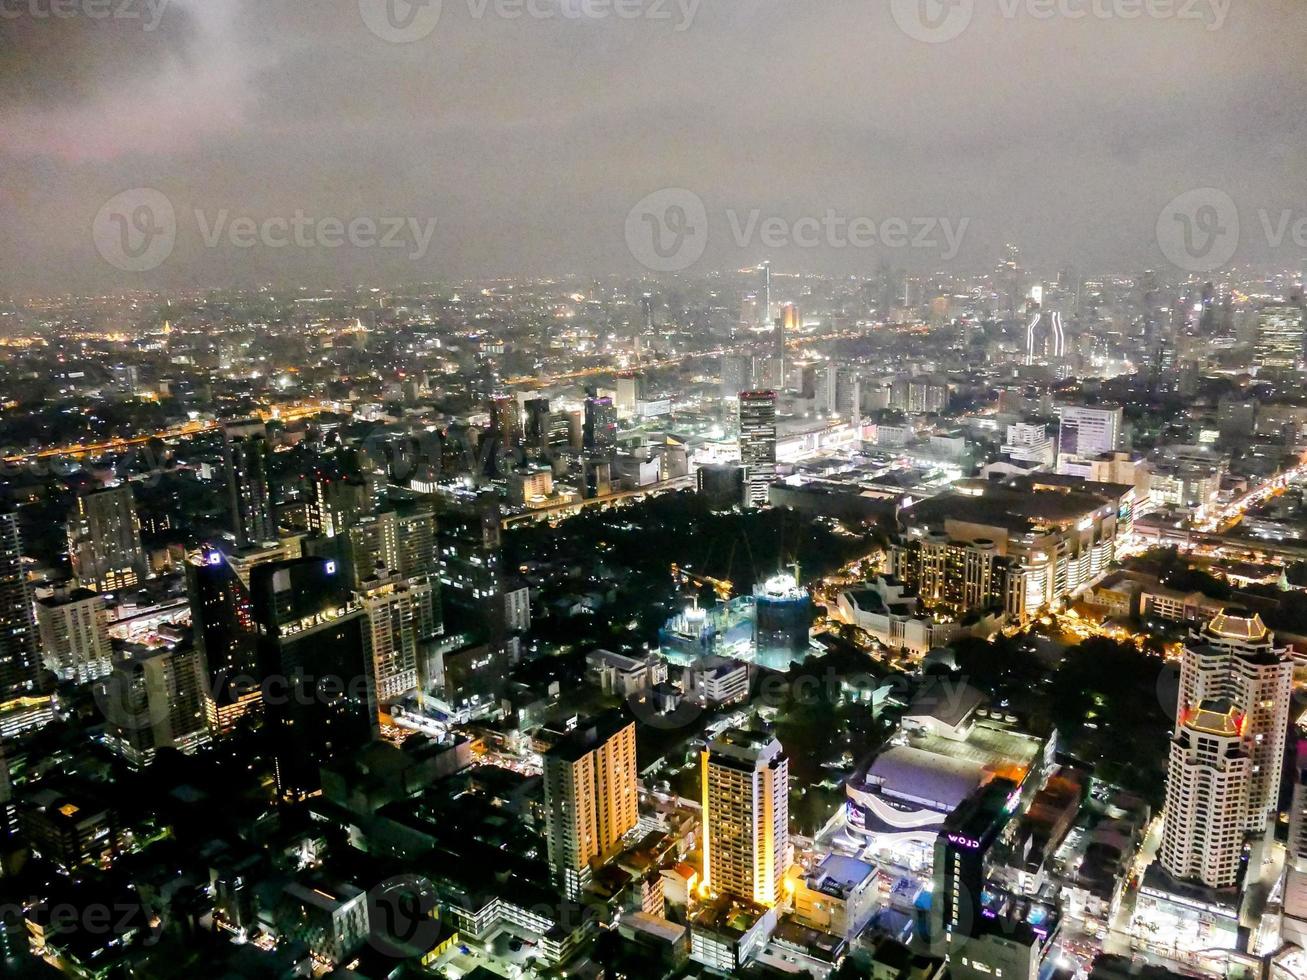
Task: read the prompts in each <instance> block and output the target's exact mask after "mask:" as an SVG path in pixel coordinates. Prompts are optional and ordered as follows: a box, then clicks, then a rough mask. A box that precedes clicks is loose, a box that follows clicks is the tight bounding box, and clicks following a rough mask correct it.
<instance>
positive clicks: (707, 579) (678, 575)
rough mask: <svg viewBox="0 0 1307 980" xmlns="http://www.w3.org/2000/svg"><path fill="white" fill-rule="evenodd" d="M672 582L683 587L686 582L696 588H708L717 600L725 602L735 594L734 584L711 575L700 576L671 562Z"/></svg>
mask: <svg viewBox="0 0 1307 980" xmlns="http://www.w3.org/2000/svg"><path fill="white" fill-rule="evenodd" d="M672 580H673V581H675V582H676V584H677V585H684V584H685V583H686V582H692V583H694V584H695V585H698V586H704V585H707V586H710V587H711V588H712V590H713V591H714V592H715V593H717V598H718V599H720V600H721V601H722V602H726V601H727V600H729V599H730V597H731V596H732V595H734V593H735V583H734V582H728V581H726V580H725V579H720V578H713V577H712V576H711V575H700V574H698V573H697V572H693V571H691V570H690V569H688V568H682V567H681V566H680V565H678V564H676V563H675V562H672Z"/></svg>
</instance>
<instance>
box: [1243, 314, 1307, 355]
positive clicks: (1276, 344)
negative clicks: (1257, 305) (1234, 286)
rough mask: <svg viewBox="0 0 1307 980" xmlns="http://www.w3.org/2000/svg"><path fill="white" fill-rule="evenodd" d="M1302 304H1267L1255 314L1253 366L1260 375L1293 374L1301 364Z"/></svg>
mask: <svg viewBox="0 0 1307 980" xmlns="http://www.w3.org/2000/svg"><path fill="white" fill-rule="evenodd" d="M1303 320H1304V312H1303V307H1302V304H1301V303H1297V302H1289V303H1267V304H1266V305H1265V306H1263V307H1262V308H1261V310H1260V311H1259V312H1258V314H1257V344H1256V347H1255V349H1254V351H1253V363H1254V364H1255V365H1256V367H1257V369H1258V370H1259V371H1294V370H1296V369H1297V368H1298V366H1299V365H1300V364H1301V363H1302V360H1303Z"/></svg>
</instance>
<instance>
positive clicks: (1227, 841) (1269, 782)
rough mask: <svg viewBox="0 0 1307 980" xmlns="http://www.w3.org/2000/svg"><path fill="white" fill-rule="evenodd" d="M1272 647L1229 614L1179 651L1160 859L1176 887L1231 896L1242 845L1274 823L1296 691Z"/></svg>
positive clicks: (1244, 620) (1255, 619)
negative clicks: (1225, 891) (1188, 884)
mask: <svg viewBox="0 0 1307 980" xmlns="http://www.w3.org/2000/svg"><path fill="white" fill-rule="evenodd" d="M1274 641H1275V637H1274V635H1273V634H1272V633H1270V632H1269V631H1268V630H1267V629H1266V627H1265V625H1263V623H1262V621H1261V618H1260V617H1259V616H1257V615H1256V614H1255V613H1249V612H1247V611H1245V610H1233V609H1232V610H1226V611H1225V612H1223V613H1221V614H1220V615H1218V616H1217V617H1216V618H1215V619H1213V620H1212V621H1211V623H1210V624H1208V626H1207V627H1206V628H1205V629H1203V630H1202V631H1197V632H1195V633H1194V634H1193V636H1192V637H1191V638H1190V641H1189V642H1188V643H1187V644H1186V646H1185V651H1184V656H1183V658H1182V660H1181V665H1180V694H1179V698H1178V703H1177V718H1176V727H1175V734H1174V736H1173V737H1172V740H1171V757H1170V763H1169V766H1168V769H1167V783H1166V824H1165V829H1164V831H1163V835H1162V845H1161V848H1160V850H1159V852H1158V853H1159V857H1160V860H1161V863H1162V867H1163V868H1165V869H1166V871H1167V872H1168V873H1169V874H1171V875H1172V876H1173V877H1175V878H1178V879H1182V880H1188V881H1197V882H1201V883H1202V884H1204V885H1207V886H1208V887H1210V888H1229V887H1232V886H1233V885H1234V884H1235V883H1236V881H1237V878H1238V872H1239V864H1240V858H1241V854H1242V851H1243V845H1244V840H1245V838H1246V837H1247V836H1248V835H1250V834H1262V833H1265V832H1266V830H1267V828H1268V827H1269V826H1271V825H1272V823H1273V821H1274V817H1275V814H1276V812H1277V811H1278V802H1279V792H1280V774H1281V771H1282V766H1283V758H1284V743H1285V738H1286V735H1287V732H1288V725H1289V702H1290V694H1291V689H1292V684H1293V664H1292V661H1290V660H1289V658H1288V657H1287V656H1286V655H1285V651H1284V650H1283V649H1277V648H1276V646H1275V642H1274Z"/></svg>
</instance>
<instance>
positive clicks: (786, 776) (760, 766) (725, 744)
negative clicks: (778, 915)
mask: <svg viewBox="0 0 1307 980" xmlns="http://www.w3.org/2000/svg"><path fill="white" fill-rule="evenodd" d="M701 763H702V769H703V772H702V779H703V872H704V882H705V885H706V886H707V888H708V890H709V891H710V892H711V893H713V894H717V895H730V896H733V897H735V898H739V899H744V900H745V901H750V902H755V903H757V904H758V905H764V906H772V905H775V904H776V902H777V900H778V899H779V898H780V894H781V882H782V880H783V879H784V877H785V870H786V868H787V867H788V866H789V860H790V831H789V821H790V805H789V790H790V763H789V759H788V758H787V757H786V755H785V751H784V749H783V748H782V747H781V743H780V742H779V741H777V739H776V738H775V737H774V736H772V735H770V734H767V733H765V732H756V731H744V730H742V729H729V730H727V731H725V732H723V733H722V734H721V735H719V736H718V737H717V738H715V739H714V740H713V741H712V743H711V744H709V746H708V747H707V748H706V749H705V750H704V751H703V752H702V754H701Z"/></svg>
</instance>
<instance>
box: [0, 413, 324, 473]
mask: <svg viewBox="0 0 1307 980" xmlns="http://www.w3.org/2000/svg"><path fill="white" fill-rule="evenodd" d="M325 411H330V409H327V408H324V407H322V406H321V404H317V405H292V406H287V407H284V408H283V407H280V406H275V405H274V406H272V407H271V408H270V409H268V410H265V411H259V412H256V413H255V415H256V416H257V417H258V418H261V419H263V420H264V421H265V422H266V421H268V420H269V419H278V420H280V421H282V422H295V421H298V420H300V419H306V418H312V417H313V416H315V415H320V414H322V413H323V412H325ZM221 425H222V422H221V421H219V420H217V419H205V420H203V421H194V422H186V423H183V424H182V425H174V426H170V427H169V428H167V429H161V430H159V431H158V432H150V433H148V434H145V435H139V436H131V437H128V438H121V439H107V440H105V441H103V442H78V443H70V444H68V445H64V446H52V447H50V448H48V449H38V450H35V451H33V452H30V453H19V454H17V455H14V456H6V457H4V462H5V463H6V464H8V465H10V466H20V465H22V464H24V463H32V462H35V461H37V460H40V459H51V458H53V457H74V458H75V457H78V456H90V455H100V454H103V453H116V452H122V451H123V450H125V449H130V448H131V447H132V446H142V445H144V444H145V443H147V442H149V441H150V440H151V439H164V440H167V439H188V438H192V437H194V436H198V435H202V434H203V433H206V432H212V431H214V430H215V429H218V428H219V427H221Z"/></svg>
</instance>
